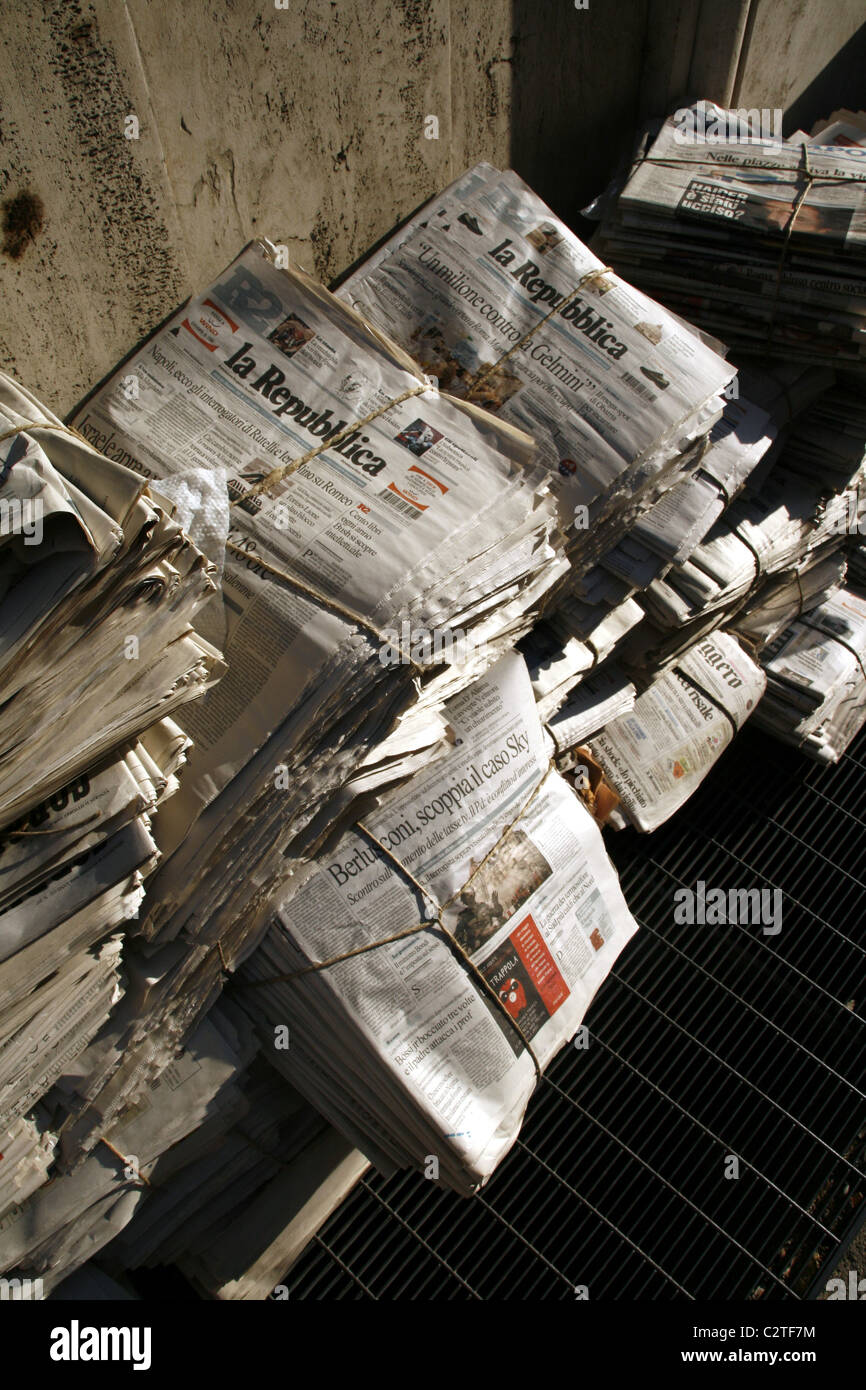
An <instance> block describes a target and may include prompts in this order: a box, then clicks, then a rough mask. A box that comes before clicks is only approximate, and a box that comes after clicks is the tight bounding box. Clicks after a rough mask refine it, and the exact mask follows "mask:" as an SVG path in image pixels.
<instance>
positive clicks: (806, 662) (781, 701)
mask: <svg viewBox="0 0 866 1390" xmlns="http://www.w3.org/2000/svg"><path fill="white" fill-rule="evenodd" d="M761 661H762V663H763V666H764V670H765V671H766V674H767V693H766V695H765V696H764V699H763V700H762V702H761V705H760V707H759V710H758V716H757V723H758V724H760V725H761V727H762V728H764V729H766V730H767V731H768V732H769V733H772V734H775V735H776V736H777V737H778V738H781V739H783V740H784V741H785V742H786V743H793V744H794V745H795V746H797V747H799V748H802V749H803V751H804V752H805V753H808V754H809V755H810V756H811V757H813V758H816V759H817V760H818V761H820V762H825V763H835V762H838V760H839V758H840V757H841V756H842V754H843V753H844V751H845V749H846V748H847V747H848V744H849V743H850V742H851V740H852V739H853V738H854V736H855V734H856V733H858V731H859V730H860V729H861V728H862V727H863V725H864V723H866V594H864V593H863V592H862V591H861V592H858V591H855V590H853V589H850V588H846V587H844V586H841V587H839V588H837V589H835V590H834V591H833V592H832V593H830V594H828V595H827V597H826V598H825V599H824V600H823V602H822V603H820V604H819V605H818V606H817V607H815V608H813V609H812V610H811V611H810V612H809V613H808V614H807V615H804V616H802V617H800V618H798V619H796V620H795V621H794V622H793V623H792V624H791V625H790V627H788V628H786V629H785V631H784V632H782V633H781V634H780V635H779V636H778V637H777V638H776V640H775V641H774V642H772V643H770V645H769V646H768V647H767V648H766V649H765V651H764V652H763V653H762V656H761Z"/></svg>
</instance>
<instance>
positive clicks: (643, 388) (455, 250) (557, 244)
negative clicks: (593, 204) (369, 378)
mask: <svg viewBox="0 0 866 1390" xmlns="http://www.w3.org/2000/svg"><path fill="white" fill-rule="evenodd" d="M337 293H338V294H339V295H340V296H341V297H342V298H344V299H345V300H347V302H348V303H350V304H352V305H354V307H355V308H357V309H358V310H359V312H361V313H362V314H364V315H365V317H367V318H368V319H369V320H370V321H371V322H372V323H375V324H376V325H377V326H378V327H379V328H381V329H382V330H383V331H385V332H387V333H389V334H390V335H391V336H392V337H393V338H395V339H396V341H397V342H399V343H400V344H401V346H403V347H404V348H405V349H406V350H407V351H408V352H411V353H412V354H413V356H415V357H417V358H418V360H419V361H420V362H421V363H422V365H423V366H424V367H425V369H426V370H427V371H429V372H431V373H432V374H433V375H435V376H436V377H437V378H438V379H439V380H440V382H441V384H442V385H443V387H444V388H445V389H447V390H449V391H453V392H454V393H455V394H459V395H461V396H464V397H465V398H466V399H467V400H470V401H477V402H478V403H479V404H481V405H483V406H484V408H485V409H486V410H488V411H491V412H493V413H494V414H495V415H496V417H497V418H498V419H500V420H507V421H510V422H511V423H512V424H514V425H517V426H519V427H520V428H522V429H525V430H527V431H528V432H529V433H530V434H531V435H532V436H533V437H534V438H535V439H536V440H537V441H538V446H539V454H540V457H541V459H542V461H543V462H544V463H545V464H546V465H547V467H548V468H549V469H550V475H551V488H552V489H553V491H554V492H555V494H556V496H557V498H558V501H559V504H560V509H561V517H562V520H563V524H564V525H566V526H568V527H569V528H570V530H571V537H570V542H569V552H570V558H571V562H572V567H573V570H574V573H575V574H577V575H580V574H583V573H585V572H586V570H587V569H589V568H590V567H591V566H592V565H593V564H594V563H595V561H597V560H598V559H599V558H600V557H601V555H602V554H604V553H605V552H606V551H609V550H610V549H611V548H612V547H613V546H614V545H615V544H616V543H617V541H618V540H619V539H620V538H621V537H622V536H623V535H624V534H625V532H626V531H627V530H628V529H629V528H630V527H631V526H632V525H633V524H634V522H635V520H636V519H637V517H638V516H640V515H641V513H642V512H643V511H644V510H645V509H647V508H648V507H650V506H651V505H652V504H653V503H654V502H656V501H658V500H659V499H660V498H661V496H662V495H663V494H664V493H665V492H666V491H667V489H668V488H669V487H670V486H671V485H672V484H673V483H674V482H675V481H678V480H680V479H681V478H683V477H685V476H688V474H689V472H690V471H691V470H693V469H694V468H695V466H696V465H697V463H698V461H699V459H700V457H701V456H702V454H703V452H704V450H705V448H706V445H707V436H708V433H709V431H710V430H711V429H712V427H713V425H714V424H715V423H716V421H717V420H718V419H719V417H720V415H721V412H722V408H723V406H724V403H725V402H724V397H723V394H722V393H723V392H724V391H725V389H726V388H727V387H728V386H729V384H730V382H731V381H732V379H733V376H734V368H733V367H732V366H731V365H730V364H729V363H727V362H725V361H724V359H723V358H722V357H721V356H720V355H719V352H718V351H717V350H716V349H717V348H718V346H719V345H718V344H712V343H710V342H706V341H704V340H703V339H702V338H701V337H700V336H699V335H698V334H697V332H696V330H695V329H693V328H692V327H691V325H690V324H687V323H685V322H684V321H683V320H681V319H679V318H677V317H676V316H675V315H673V314H671V313H669V312H668V310H666V309H664V308H662V306H661V305H659V304H657V303H655V302H654V301H653V300H651V299H649V298H647V296H646V295H644V294H642V293H641V292H640V291H639V290H636V289H634V288H633V287H632V286H631V285H629V284H627V283H626V282H625V281H624V280H623V279H621V278H620V277H619V276H618V275H616V274H614V273H613V272H612V271H611V270H609V268H608V267H607V266H606V265H605V264H604V262H603V261H601V260H599V259H598V257H597V256H595V255H594V254H593V253H592V252H591V251H589V250H588V249H587V247H586V246H584V245H583V243H582V242H581V241H580V240H579V238H578V237H576V236H575V235H574V233H573V232H571V231H570V230H569V229H568V228H567V227H566V226H565V225H564V224H563V223H562V222H560V221H559V220H558V219H557V218H556V217H555V216H554V214H553V213H552V212H551V210H550V209H549V208H548V207H547V206H546V205H545V204H544V203H543V202H542V201H541V200H540V199H539V198H537V197H536V196H535V194H534V193H533V192H532V191H531V190H530V189H529V188H527V186H526V185H525V184H524V183H523V182H522V180H521V179H519V178H518V177H517V175H516V174H514V173H513V172H511V171H507V172H505V173H501V172H500V171H499V170H497V169H494V168H492V167H491V166H490V165H488V164H479V165H477V166H476V167H475V168H474V169H471V170H470V171H469V172H468V173H466V174H464V175H463V176H462V177H461V178H460V179H458V180H457V181H456V182H455V183H454V184H452V185H451V186H450V187H449V188H447V189H446V190H445V192H444V193H443V194H441V195H440V196H439V197H438V198H436V199H434V200H433V201H432V202H431V203H429V204H428V205H427V206H426V207H425V208H423V209H422V210H421V211H420V212H419V213H417V214H416V215H415V216H414V217H413V218H412V219H410V221H409V222H408V223H407V224H405V225H404V226H403V227H402V228H401V229H400V230H399V231H398V232H397V233H396V234H395V235H394V236H393V237H392V238H390V240H388V241H387V242H386V243H385V244H384V246H383V247H381V248H380V249H379V250H378V251H376V252H375V253H374V254H373V255H371V256H370V257H369V258H368V259H367V260H366V261H364V262H363V263H362V264H361V266H360V267H359V268H358V269H357V270H356V271H355V272H354V273H353V274H352V275H351V276H350V277H349V278H348V279H347V280H346V281H345V282H344V283H343V284H342V285H341V286H340V288H339V290H338V291H337ZM574 635H575V636H577V637H580V636H581V635H582V634H581V632H578V631H576V632H575V634H574Z"/></svg>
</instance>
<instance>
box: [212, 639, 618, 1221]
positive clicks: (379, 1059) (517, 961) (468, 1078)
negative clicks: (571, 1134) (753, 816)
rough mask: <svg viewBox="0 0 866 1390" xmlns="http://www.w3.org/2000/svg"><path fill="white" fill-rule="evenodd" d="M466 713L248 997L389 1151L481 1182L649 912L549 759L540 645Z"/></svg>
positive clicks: (354, 1120)
mask: <svg viewBox="0 0 866 1390" xmlns="http://www.w3.org/2000/svg"><path fill="white" fill-rule="evenodd" d="M448 719H449V722H450V724H451V726H452V729H453V731H454V738H455V745H454V748H453V749H452V751H451V752H449V753H448V754H447V756H446V757H444V758H443V759H441V760H440V761H439V762H437V763H435V764H434V765H433V766H431V767H430V768H428V769H425V770H424V771H423V772H420V773H418V774H416V776H415V777H413V778H412V779H411V780H410V781H409V782H408V783H407V784H405V785H404V786H403V787H401V788H400V789H397V790H394V791H392V792H390V793H388V794H387V795H385V796H384V797H383V798H382V799H381V801H380V804H379V805H378V807H377V808H376V809H375V811H373V812H370V813H368V814H367V815H366V817H365V819H364V821H363V828H362V826H361V825H360V824H359V825H356V826H355V828H353V829H352V830H351V831H349V832H347V833H346V834H345V835H344V836H343V837H342V838H341V839H340V840H339V842H338V843H335V844H333V845H330V846H328V848H327V849H326V850H325V851H323V853H322V854H321V855H320V857H319V858H318V860H317V861H316V862H315V863H313V864H311V865H309V866H308V867H306V868H305V869H304V870H302V871H301V872H300V873H298V874H297V875H296V878H295V881H294V883H293V885H292V888H291V891H290V892H289V894H288V895H287V896H286V897H285V898H284V900H283V901H282V903H281V904H280V906H279V909H278V911H277V915H276V918H275V920H274V922H273V925H272V927H271V929H270V931H269V932H268V935H267V937H266V938H265V941H264V943H263V945H262V946H261V947H260V948H259V950H258V951H256V953H255V954H254V956H253V957H252V958H251V959H250V961H248V962H247V964H246V966H245V967H244V970H243V972H242V984H243V986H245V987H244V988H242V990H241V993H240V996H239V997H240V999H241V1001H242V1002H243V1004H244V1007H245V1008H247V1009H249V1010H250V1012H251V1014H252V1016H253V1017H254V1018H255V1019H256V1021H257V1023H258V1026H259V1029H260V1034H261V1037H262V1040H263V1043H265V1044H266V1045H269V1046H270V1053H269V1055H270V1056H271V1057H272V1059H273V1062H274V1065H275V1066H276V1067H278V1068H279V1070H281V1071H282V1072H283V1073H284V1074H285V1075H286V1076H287V1077H288V1079H289V1080H290V1081H291V1082H292V1083H293V1084H294V1085H295V1086H296V1087H297V1089H298V1090H299V1091H301V1092H302V1094H304V1095H306V1096H307V1097H308V1098H309V1100H310V1101H311V1103H312V1104H313V1105H314V1106H315V1107H316V1108H317V1109H318V1110H320V1111H321V1113H322V1114H323V1115H325V1116H326V1117H327V1118H328V1119H329V1120H330V1121H331V1122H332V1123H333V1124H334V1125H335V1126H336V1127H337V1128H338V1129H341V1130H342V1131H343V1132H344V1133H345V1134H346V1135H347V1137H348V1138H349V1139H350V1140H351V1141H352V1142H354V1143H355V1144H357V1146H358V1147H359V1148H361V1149H362V1150H363V1152H364V1153H366V1154H367V1155H368V1157H370V1158H371V1159H372V1160H373V1161H374V1162H375V1163H376V1164H377V1165H378V1166H379V1167H380V1168H382V1169H383V1170H385V1171H389V1170H393V1169H394V1168H395V1167H398V1168H399V1167H412V1168H416V1169H420V1170H422V1171H424V1172H426V1174H427V1176H428V1177H430V1178H431V1179H435V1180H438V1181H440V1182H442V1183H444V1184H447V1185H448V1186H450V1187H452V1188H454V1189H456V1190H457V1191H458V1192H461V1193H465V1194H468V1193H470V1192H472V1191H473V1190H475V1189H476V1188H477V1187H478V1186H479V1184H481V1183H483V1182H484V1180H485V1179H486V1178H487V1177H489V1175H490V1174H491V1173H492V1172H493V1170H494V1169H495V1167H496V1165H497V1164H498V1162H499V1161H500V1159H501V1158H502V1157H503V1155H504V1154H505V1153H506V1152H507V1151H508V1149H509V1148H510V1147H511V1145H512V1144H513V1143H514V1141H515V1139H516V1137H517V1134H518V1131H519V1128H520V1124H521V1120H522V1117H523V1113H524V1110H525V1107H526V1104H527V1101H528V1100H529V1097H530V1095H531V1094H532V1091H533V1089H534V1086H535V1082H536V1063H537V1064H538V1066H539V1067H541V1068H543V1067H544V1066H546V1065H547V1063H548V1062H549V1061H550V1059H551V1058H552V1057H553V1056H554V1054H555V1053H556V1052H557V1051H558V1049H559V1048H560V1047H562V1045H563V1044H564V1043H565V1042H566V1041H567V1040H568V1039H569V1038H571V1037H572V1036H573V1035H574V1033H575V1031H576V1029H577V1027H578V1025H579V1023H580V1020H581V1019H582V1017H583V1015H584V1013H585V1011H586V1009H587V1007H588V1005H589V1002H590V1000H591V999H592V997H593V994H594V993H595V991H596V989H597V988H598V986H599V984H600V983H601V981H602V980H603V979H604V977H605V975H606V974H607V973H608V971H609V970H610V968H611V965H612V963H613V961H614V960H615V958H616V956H617V955H618V954H619V952H620V951H621V950H622V948H623V946H624V945H625V943H626V942H627V941H628V940H629V938H630V937H631V935H632V934H633V932H634V931H635V930H636V923H635V922H634V920H633V918H632V917H631V915H630V913H629V911H628V908H627V907H626V904H625V901H624V899H623V896H622V893H621V891H620V888H619V883H618V880H617V877H616V874H615V873H614V870H613V868H612V866H611V864H610V862H609V860H608V858H607V855H606V853H605V850H604V847H603V845H602V840H601V833H600V831H599V829H598V827H597V826H596V824H595V822H594V821H593V819H592V817H591V815H590V814H589V812H588V811H587V810H586V808H585V807H584V806H583V804H582V803H581V801H580V800H579V798H578V797H577V795H576V793H575V792H574V791H573V790H572V789H571V788H570V787H569V786H568V785H566V783H565V781H564V780H563V779H562V778H561V777H560V776H559V774H558V773H556V772H555V771H554V770H553V768H552V766H551V764H550V761H549V759H550V753H551V751H552V750H551V741H550V740H549V739H548V738H546V736H545V735H544V733H543V730H542V727H541V724H540V721H539V719H538V715H537V712H536V710H535V706H534V701H533V697H532V690H531V686H530V682H529V678H528V674H527V670H526V667H525V663H524V662H523V660H522V659H521V658H520V657H519V656H517V655H511V656H508V657H505V658H503V659H502V660H501V662H499V663H498V664H497V666H496V667H495V668H494V669H493V670H492V671H491V672H490V673H489V674H488V675H487V676H485V677H483V678H482V679H481V680H479V681H478V682H476V683H475V684H474V685H473V686H472V687H471V688H470V689H469V690H467V691H466V692H464V693H463V694H461V695H459V696H457V697H456V698H455V699H453V700H451V701H450V703H449V705H448ZM388 938H393V940H392V941H391V942H390V943H389V942H388ZM383 941H384V942H385V943H386V944H376V945H375V946H374V947H373V949H365V948H367V947H370V946H371V945H373V943H382V942H383ZM334 957H344V959H342V960H338V961H335V960H334ZM324 962H328V964H327V966H326V967H325V968H323V969H312V970H310V969H309V968H308V967H309V966H310V965H311V964H318V963H324ZM297 971H301V972H304V971H306V973H301V974H295V973H294V972H297ZM287 975H290V976H292V978H290V979H285V978H284V979H282V980H280V979H279V978H278V977H280V976H287ZM281 1027H282V1028H283V1029H285V1028H288V1030H289V1037H290V1045H289V1046H288V1048H279V1047H275V1046H274V1040H275V1037H276V1036H277V1034H276V1032H275V1030H277V1029H279V1028H281Z"/></svg>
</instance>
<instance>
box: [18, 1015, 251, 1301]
mask: <svg viewBox="0 0 866 1390" xmlns="http://www.w3.org/2000/svg"><path fill="white" fill-rule="evenodd" d="M240 1021H241V1025H242V1026H241V1027H239V1028H238V1027H236V1026H235V1022H234V1021H233V1020H232V1019H231V1018H229V1017H228V1015H226V1014H225V1013H223V1011H222V1010H221V1009H220V1008H219V1007H216V1008H214V1009H213V1010H212V1011H211V1014H210V1016H209V1017H208V1018H207V1019H205V1020H203V1021H202V1022H201V1023H200V1024H199V1026H198V1027H197V1028H196V1030H195V1032H194V1033H193V1036H192V1037H191V1038H190V1039H189V1041H188V1042H187V1044H186V1046H185V1047H184V1048H183V1049H182V1050H181V1051H180V1053H179V1054H178V1056H177V1057H176V1058H175V1060H174V1061H173V1062H172V1064H171V1066H170V1067H169V1068H168V1069H167V1070H166V1071H165V1072H164V1074H163V1075H162V1076H160V1077H159V1078H157V1079H156V1080H155V1081H154V1082H152V1084H151V1085H150V1086H148V1087H147V1089H146V1090H145V1091H144V1092H143V1093H142V1094H141V1095H140V1096H139V1099H138V1101H137V1103H136V1105H135V1106H134V1107H133V1108H132V1109H131V1110H130V1111H129V1112H128V1113H127V1114H126V1115H124V1116H123V1118H122V1120H121V1121H120V1122H118V1123H117V1124H115V1125H113V1126H112V1127H111V1128H108V1129H106V1131H105V1133H104V1134H103V1135H102V1136H101V1141H100V1143H98V1144H97V1145H96V1147H95V1149H94V1151H93V1152H92V1153H90V1154H88V1155H87V1157H86V1158H85V1159H84V1161H83V1162H82V1163H80V1164H79V1166H78V1167H77V1168H76V1170H75V1172H73V1173H70V1174H66V1175H64V1176H62V1177H60V1178H57V1179H56V1180H55V1181H53V1182H49V1183H46V1184H45V1185H44V1186H42V1187H40V1188H39V1189H38V1190H36V1191H31V1194H30V1195H29V1197H28V1198H27V1200H23V1196H24V1193H23V1189H22V1192H21V1193H19V1195H18V1199H17V1203H16V1205H14V1206H11V1207H10V1208H9V1209H8V1210H6V1211H5V1212H3V1213H0V1273H2V1274H3V1275H4V1277H13V1278H16V1277H17V1278H29V1279H37V1278H38V1279H41V1280H42V1281H43V1292H44V1294H50V1293H52V1292H53V1291H54V1289H55V1288H56V1287H57V1285H58V1284H59V1283H60V1282H61V1281H62V1280H64V1279H65V1278H67V1276H69V1275H71V1274H73V1273H74V1272H75V1271H76V1270H77V1269H79V1268H80V1267H81V1266H83V1265H84V1264H85V1263H86V1262H87V1261H88V1260H89V1259H90V1258H91V1256H93V1255H97V1254H98V1253H99V1251H100V1250H102V1249H103V1247H104V1246H106V1245H107V1244H108V1243H109V1242H110V1241H112V1240H114V1238H115V1237H116V1236H118V1235H119V1233H120V1232H121V1231H123V1229H124V1228H125V1227H126V1226H127V1224H128V1223H129V1222H130V1221H132V1220H133V1218H134V1217H136V1216H137V1215H138V1214H142V1215H144V1214H145V1213H146V1211H147V1209H148V1208H149V1206H150V1205H151V1204H152V1203H156V1204H159V1203H160V1202H161V1203H162V1205H161V1207H159V1209H160V1210H161V1211H162V1213H163V1215H165V1213H166V1202H165V1199H166V1197H167V1195H168V1194H171V1193H174V1194H175V1196H177V1195H178V1194H181V1195H182V1194H183V1193H184V1191H185V1183H184V1178H185V1175H186V1172H187V1170H190V1171H192V1172H195V1171H196V1169H197V1166H198V1163H199V1161H200V1160H201V1158H202V1155H203V1154H204V1153H206V1152H208V1151H210V1150H211V1149H213V1148H214V1147H218V1146H220V1145H221V1144H222V1143H223V1142H226V1141H227V1138H228V1136H229V1135H230V1134H231V1132H232V1131H233V1130H234V1129H235V1128H236V1127H237V1126H239V1125H240V1126H243V1125H245V1124H246V1123H247V1122H248V1118H249V1112H250V1108H251V1103H252V1100H253V1099H254V1098H255V1094H256V1093H255V1090H254V1089H253V1088H252V1087H251V1085H250V1080H249V1076H248V1075H247V1071H248V1068H249V1067H250V1066H251V1064H252V1063H253V1062H254V1059H255V1054H256V1045H255V1040H254V1038H253V1037H252V1030H251V1029H250V1027H249V1025H248V1024H247V1023H246V1022H245V1020H243V1019H242V1018H241V1020H240ZM64 1084H65V1081H64ZM62 1096H63V1090H62V1087H58V1088H55V1091H53V1092H52V1093H51V1096H50V1097H49V1098H48V1099H47V1101H46V1102H45V1104H44V1106H42V1107H40V1109H41V1110H44V1112H45V1114H44V1118H45V1122H46V1123H48V1124H50V1123H52V1122H53V1120H54V1112H55V1111H56V1110H58V1109H62ZM43 1138H44V1136H43ZM0 1192H2V1189H0ZM70 1296H71V1297H72V1296H74V1295H73V1294H70ZM99 1296H104V1295H99Z"/></svg>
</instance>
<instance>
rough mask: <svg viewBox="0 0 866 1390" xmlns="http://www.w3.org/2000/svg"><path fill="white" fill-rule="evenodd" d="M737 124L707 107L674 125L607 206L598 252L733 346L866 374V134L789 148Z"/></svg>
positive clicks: (651, 145) (799, 140)
mask: <svg viewBox="0 0 866 1390" xmlns="http://www.w3.org/2000/svg"><path fill="white" fill-rule="evenodd" d="M736 115H737V113H736V112H731V111H725V110H723V109H721V108H719V107H716V106H714V105H713V104H712V103H710V102H698V103H695V105H693V106H692V107H691V108H688V109H686V108H684V109H683V110H682V111H680V112H677V113H676V114H675V115H674V116H672V117H670V118H669V119H668V120H667V121H666V122H665V123H664V125H663V126H662V128H661V130H660V131H659V133H658V135H657V137H656V138H655V139H654V140H653V141H651V142H650V141H648V142H646V148H645V149H644V150H642V151H641V153H640V154H639V156H638V158H637V159H636V162H635V164H634V166H633V168H632V171H631V174H630V176H629V178H628V180H627V182H626V184H625V186H624V187H623V188H622V189H621V191H620V193H619V196H618V198H616V199H615V200H613V199H608V201H607V207H606V209H605V213H606V215H605V217H604V221H603V224H602V230H601V235H600V237H599V238H598V239H597V244H596V249H597V250H598V252H599V254H600V255H603V256H605V257H606V258H607V259H609V260H610V261H611V262H612V263H613V264H614V265H615V266H616V267H617V269H619V270H620V272H621V273H622V274H624V275H628V276H629V278H630V279H632V280H633V281H634V282H635V283H636V284H638V285H640V286H641V287H642V288H644V289H645V290H646V291H647V292H648V293H652V294H658V295H659V296H660V297H661V298H662V299H663V300H664V301H665V303H668V304H669V305H671V307H672V308H673V309H674V310H676V309H682V310H683V312H687V313H688V314H689V317H690V318H692V319H693V320H694V321H695V322H696V323H698V324H700V326H701V327H702V328H703V329H705V330H707V331H709V332H712V333H720V334H722V335H723V336H724V338H725V341H726V342H728V343H730V344H732V345H736V346H738V347H740V348H742V349H744V350H746V351H748V352H751V353H754V354H756V355H760V356H763V355H764V353H765V351H766V345H767V342H768V340H769V341H771V342H772V344H773V346H774V348H775V349H776V352H777V353H779V354H781V353H784V355H785V356H786V358H788V359H789V360H791V361H804V362H814V363H828V362H829V363H839V364H840V365H846V366H850V367H851V368H854V369H859V370H862V366H863V359H864V342H863V324H864V314H866V277H864V266H866V254H864V253H866V149H864V148H863V147H862V145H861V143H860V141H862V132H860V141H856V142H855V141H853V140H851V139H848V140H847V141H845V140H844V138H843V140H842V141H840V142H839V143H835V142H834V141H833V139H832V137H830V138H829V139H826V140H824V139H823V138H822V136H821V135H818V136H817V137H809V136H804V135H803V134H802V132H801V133H799V134H798V135H795V136H792V137H791V139H790V140H787V141H783V140H781V139H777V138H775V137H770V136H764V135H761V134H751V133H750V132H749V131H748V129H746V130H743V129H742V128H737V127H736V121H735V118H736ZM732 126H733V127H735V128H732Z"/></svg>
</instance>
